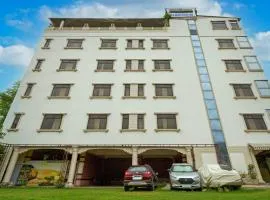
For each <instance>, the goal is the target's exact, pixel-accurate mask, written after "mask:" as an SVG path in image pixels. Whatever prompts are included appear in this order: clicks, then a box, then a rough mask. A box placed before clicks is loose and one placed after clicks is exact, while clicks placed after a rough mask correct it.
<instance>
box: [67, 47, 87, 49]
mask: <svg viewBox="0 0 270 200" xmlns="http://www.w3.org/2000/svg"><path fill="white" fill-rule="evenodd" d="M64 49H83V47H64Z"/></svg>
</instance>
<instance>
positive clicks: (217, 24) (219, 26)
mask: <svg viewBox="0 0 270 200" xmlns="http://www.w3.org/2000/svg"><path fill="white" fill-rule="evenodd" d="M212 27H213V30H226V29H228V28H227V25H226V21H212Z"/></svg>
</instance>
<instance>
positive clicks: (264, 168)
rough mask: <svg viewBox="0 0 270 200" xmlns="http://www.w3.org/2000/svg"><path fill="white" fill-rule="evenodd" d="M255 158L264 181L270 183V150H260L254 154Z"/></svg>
mask: <svg viewBox="0 0 270 200" xmlns="http://www.w3.org/2000/svg"><path fill="white" fill-rule="evenodd" d="M256 160H257V163H258V166H259V169H260V172H261V175H262V178H263V180H264V181H265V182H267V183H270V151H262V152H260V153H258V154H257V155H256Z"/></svg>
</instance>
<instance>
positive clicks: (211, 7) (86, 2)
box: [0, 0, 270, 92]
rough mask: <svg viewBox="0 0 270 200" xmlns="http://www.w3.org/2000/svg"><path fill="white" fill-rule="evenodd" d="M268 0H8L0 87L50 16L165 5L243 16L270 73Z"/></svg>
mask: <svg viewBox="0 0 270 200" xmlns="http://www.w3.org/2000/svg"><path fill="white" fill-rule="evenodd" d="M269 6H270V1H269V0H96V1H93V0H57V1H56V0H54V1H52V0H32V1H29V0H8V1H3V2H2V6H1V7H0V22H1V28H0V92H1V91H4V90H5V89H7V88H8V87H10V86H11V85H12V84H13V83H14V82H15V81H17V80H20V79H21V78H22V77H23V75H24V73H25V70H26V68H27V67H28V65H29V63H30V61H31V58H32V56H33V54H34V51H35V48H36V46H37V44H38V43H39V40H40V38H41V35H42V33H43V31H44V29H45V28H46V27H47V26H48V25H49V21H48V18H49V17H133V18H136V17H162V16H163V14H164V8H175V7H196V8H197V9H198V13H199V14H202V15H226V16H228V15H229V16H237V17H240V18H241V19H242V20H241V24H242V26H243V27H244V29H245V31H246V34H247V35H248V36H249V39H250V41H251V43H252V45H253V47H254V49H255V51H256V54H257V56H258V57H259V60H260V62H261V64H262V66H263V68H264V71H265V75H266V78H267V79H268V80H269V79H270V12H269Z"/></svg>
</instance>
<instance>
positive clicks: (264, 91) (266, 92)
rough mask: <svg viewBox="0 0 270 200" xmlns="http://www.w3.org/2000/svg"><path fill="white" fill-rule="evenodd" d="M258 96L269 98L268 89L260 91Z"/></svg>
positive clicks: (269, 91)
mask: <svg viewBox="0 0 270 200" xmlns="http://www.w3.org/2000/svg"><path fill="white" fill-rule="evenodd" d="M260 94H261V95H262V96H270V89H260Z"/></svg>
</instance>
